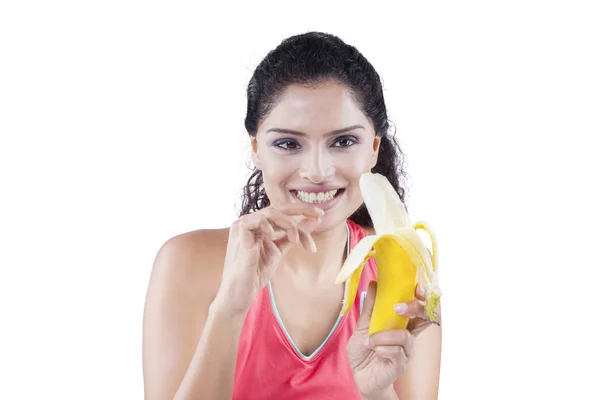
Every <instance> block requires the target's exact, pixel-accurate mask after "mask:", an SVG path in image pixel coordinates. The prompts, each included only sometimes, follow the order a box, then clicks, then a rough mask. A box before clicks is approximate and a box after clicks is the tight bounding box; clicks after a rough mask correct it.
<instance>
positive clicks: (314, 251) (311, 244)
mask: <svg viewBox="0 0 600 400" xmlns="http://www.w3.org/2000/svg"><path fill="white" fill-rule="evenodd" d="M310 249H311V251H312V252H313V253H316V252H317V245H316V244H315V242H313V241H311V242H310Z"/></svg>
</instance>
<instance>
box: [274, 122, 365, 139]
mask: <svg viewBox="0 0 600 400" xmlns="http://www.w3.org/2000/svg"><path fill="white" fill-rule="evenodd" d="M355 129H365V127H364V126H362V125H352V126H349V127H347V128H342V129H336V130H334V131H331V132H329V133H327V134H326V135H327V136H333V135H339V134H340V133H344V132H348V131H353V130H355ZM268 132H277V133H287V134H290V135H297V136H308V135H307V134H306V133H304V132H298V131H294V130H291V129H282V128H271V129H269V130H267V132H266V133H268Z"/></svg>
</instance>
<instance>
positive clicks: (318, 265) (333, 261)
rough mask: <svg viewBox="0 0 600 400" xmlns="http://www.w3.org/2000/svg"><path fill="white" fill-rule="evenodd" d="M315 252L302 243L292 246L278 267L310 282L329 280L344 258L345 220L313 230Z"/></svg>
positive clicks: (346, 234)
mask: <svg viewBox="0 0 600 400" xmlns="http://www.w3.org/2000/svg"><path fill="white" fill-rule="evenodd" d="M311 235H312V238H313V240H314V241H315V244H316V245H317V252H316V253H311V252H309V251H306V250H305V249H304V247H302V245H297V246H294V247H293V248H291V249H290V250H289V252H288V253H287V254H286V255H285V258H284V259H283V260H282V262H281V264H280V267H279V268H280V269H281V270H282V271H285V272H286V273H289V274H292V275H294V276H296V277H299V278H305V279H308V280H310V281H312V282H319V281H323V282H325V281H327V282H328V281H331V282H333V279H334V278H335V276H336V275H337V273H338V272H339V270H340V268H341V267H342V264H343V263H344V261H345V260H346V252H347V246H348V245H349V244H347V238H348V231H347V227H346V221H344V222H343V223H341V224H338V225H336V226H334V227H332V228H331V229H329V230H327V231H320V232H313V233H312V234H311Z"/></svg>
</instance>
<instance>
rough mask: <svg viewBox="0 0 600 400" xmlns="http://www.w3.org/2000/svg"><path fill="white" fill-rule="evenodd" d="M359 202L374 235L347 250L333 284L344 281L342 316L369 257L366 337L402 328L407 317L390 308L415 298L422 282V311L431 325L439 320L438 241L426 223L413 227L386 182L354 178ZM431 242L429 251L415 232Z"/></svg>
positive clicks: (374, 177) (367, 176) (365, 176)
mask: <svg viewBox="0 0 600 400" xmlns="http://www.w3.org/2000/svg"><path fill="white" fill-rule="evenodd" d="M359 186H360V191H361V193H362V196H363V200H364V202H365V205H366V207H367V210H368V212H369V216H370V217H371V220H372V221H373V227H374V228H375V235H368V236H365V237H364V238H363V239H362V240H361V241H360V242H359V243H357V244H356V246H355V247H354V249H352V251H351V252H350V254H349V255H348V257H347V258H346V261H345V262H344V265H343V266H342V269H341V270H340V272H339V273H338V275H337V277H336V280H335V283H337V284H340V283H344V282H345V283H346V288H345V292H344V304H343V307H342V311H341V315H342V316H343V315H345V314H347V313H348V311H350V308H351V307H352V304H353V303H354V300H355V297H356V292H357V290H358V283H359V281H360V275H361V273H362V270H363V267H364V265H365V263H366V262H367V260H368V259H369V258H370V257H374V258H375V261H376V264H377V294H376V297H375V304H374V308H373V314H372V316H371V322H370V325H369V335H372V334H374V333H376V332H380V331H383V330H388V329H406V327H407V325H408V322H409V320H410V318H409V317H408V316H401V315H398V314H396V313H395V311H394V304H397V303H405V302H410V301H412V300H414V298H415V289H416V285H417V283H418V282H421V283H422V284H423V286H424V287H425V289H426V292H427V295H426V300H425V312H426V314H427V318H428V319H429V320H430V321H432V322H439V314H438V311H437V310H438V304H439V301H440V296H441V295H442V294H441V291H440V288H439V282H438V274H437V267H436V264H437V243H436V239H435V236H434V234H433V232H432V231H431V229H430V228H429V227H428V226H427V224H426V223H425V222H417V223H415V224H414V225H413V226H412V227H411V224H410V219H409V217H408V214H407V212H406V210H405V208H404V204H403V203H402V201H401V200H400V197H399V196H398V194H397V193H396V191H395V190H394V188H393V187H392V185H391V184H390V183H389V181H388V180H387V178H385V177H384V176H383V175H381V174H377V173H375V174H374V173H371V172H368V173H365V174H363V175H361V177H360V180H359ZM419 229H421V230H424V231H425V232H427V234H428V235H429V237H430V239H431V251H429V249H428V248H427V247H426V246H425V244H424V243H423V241H422V240H421V237H420V236H419V235H418V234H417V230H419Z"/></svg>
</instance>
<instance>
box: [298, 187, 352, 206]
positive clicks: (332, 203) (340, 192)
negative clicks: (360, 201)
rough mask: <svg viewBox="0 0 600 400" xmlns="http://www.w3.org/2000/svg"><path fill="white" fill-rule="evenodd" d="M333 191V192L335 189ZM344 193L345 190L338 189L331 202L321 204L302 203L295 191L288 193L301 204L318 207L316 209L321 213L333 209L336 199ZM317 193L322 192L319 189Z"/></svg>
mask: <svg viewBox="0 0 600 400" xmlns="http://www.w3.org/2000/svg"><path fill="white" fill-rule="evenodd" d="M333 190H335V188H334V189H333ZM345 191H346V189H345V188H338V189H337V192H336V193H335V195H334V196H333V198H332V199H331V200H327V201H323V202H320V203H319V202H314V203H312V202H308V201H304V200H303V199H301V198H299V197H298V191H297V190H290V193H292V195H293V196H294V198H295V199H296V200H297V201H301V202H303V203H306V204H311V205H313V206H315V207H318V208H320V209H322V210H323V211H326V210H328V209H330V208H331V207H333V206H334V205H335V204H337V202H338V199H339V198H340V197H341V196H342V195H343V194H344V193H345ZM319 192H320V193H322V192H323V190H322V189H321V190H319ZM310 193H315V191H313V192H310Z"/></svg>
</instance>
